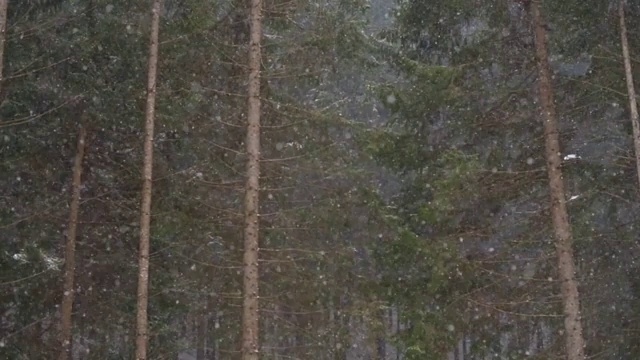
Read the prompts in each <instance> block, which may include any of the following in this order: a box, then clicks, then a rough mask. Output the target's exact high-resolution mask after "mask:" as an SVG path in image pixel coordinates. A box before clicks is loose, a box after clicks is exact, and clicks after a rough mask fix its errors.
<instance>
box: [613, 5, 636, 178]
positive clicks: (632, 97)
mask: <svg viewBox="0 0 640 360" xmlns="http://www.w3.org/2000/svg"><path fill="white" fill-rule="evenodd" d="M624 3H625V1H624V0H620V3H619V4H618V12H619V14H620V42H621V43H622V57H623V58H624V73H625V76H626V78H627V94H628V95H629V110H630V112H631V125H632V127H633V147H634V150H635V155H636V156H635V157H636V171H637V173H638V186H639V187H638V188H639V189H640V123H639V122H638V104H637V102H636V88H635V86H634V85H633V73H632V72H631V56H630V55H629V40H628V39H627V23H626V20H625V17H624Z"/></svg>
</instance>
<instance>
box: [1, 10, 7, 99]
mask: <svg viewBox="0 0 640 360" xmlns="http://www.w3.org/2000/svg"><path fill="white" fill-rule="evenodd" d="M8 6H9V0H0V94H1V93H2V87H3V86H4V76H3V75H2V74H4V46H5V45H4V44H5V42H6V39H7V8H8Z"/></svg>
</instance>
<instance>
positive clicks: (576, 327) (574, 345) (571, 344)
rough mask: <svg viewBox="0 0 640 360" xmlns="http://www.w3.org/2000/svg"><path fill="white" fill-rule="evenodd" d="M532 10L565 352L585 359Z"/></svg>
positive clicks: (542, 49)
mask: <svg viewBox="0 0 640 360" xmlns="http://www.w3.org/2000/svg"><path fill="white" fill-rule="evenodd" d="M530 6H531V12H532V15H533V23H534V30H535V47H536V56H537V60H538V61H537V63H538V76H539V78H538V86H539V92H540V94H539V95H540V104H541V107H542V122H543V126H544V137H545V155H546V160H547V172H548V175H549V189H550V193H551V218H552V222H553V230H554V233H555V238H556V254H557V257H558V273H559V279H560V288H561V294H562V302H563V306H564V316H565V318H564V326H565V336H566V352H567V359H569V360H584V358H585V357H584V345H585V344H584V339H583V337H582V323H581V320H580V296H579V294H578V283H577V280H576V278H575V265H574V258H573V248H572V242H573V239H572V234H571V225H570V224H569V215H568V213H567V204H566V199H565V196H564V180H563V179H562V168H561V167H562V160H561V157H560V155H561V154H560V136H559V130H558V118H557V115H556V108H555V104H554V98H553V86H552V84H551V69H550V66H549V55H548V51H547V38H546V36H547V34H546V29H545V26H544V23H543V19H542V14H541V13H540V5H539V1H531V3H530Z"/></svg>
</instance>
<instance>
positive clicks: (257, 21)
mask: <svg viewBox="0 0 640 360" xmlns="http://www.w3.org/2000/svg"><path fill="white" fill-rule="evenodd" d="M250 10H251V14H250V26H251V30H250V42H249V84H248V95H249V100H248V111H247V140H246V142H247V156H248V159H247V183H246V188H245V203H244V207H245V213H244V220H245V224H244V261H243V265H244V294H243V295H244V296H243V297H244V298H243V300H244V301H243V307H242V308H243V314H242V360H257V359H258V353H259V343H258V331H259V326H258V319H259V313H258V282H259V274H258V246H259V242H258V236H259V235H258V231H259V223H258V221H259V218H258V211H259V206H258V200H259V190H260V105H261V104H260V63H261V61H262V54H261V40H262V39H261V38H262V0H251V9H250Z"/></svg>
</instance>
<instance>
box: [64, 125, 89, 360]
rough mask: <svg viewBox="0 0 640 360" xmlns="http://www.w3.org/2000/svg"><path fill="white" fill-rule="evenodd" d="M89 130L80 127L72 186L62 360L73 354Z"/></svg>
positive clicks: (65, 270) (65, 255)
mask: <svg viewBox="0 0 640 360" xmlns="http://www.w3.org/2000/svg"><path fill="white" fill-rule="evenodd" d="M86 137H87V132H86V130H85V128H84V126H81V127H80V133H79V135H78V144H77V147H76V158H75V160H74V163H73V183H72V187H71V206H70V211H69V227H68V229H67V243H66V245H65V250H64V285H63V286H62V305H61V306H60V310H61V315H60V356H59V357H58V358H59V359H60V360H67V359H68V358H69V355H70V354H71V332H72V329H73V321H72V313H73V299H74V295H75V289H74V288H75V275H76V236H77V230H78V212H79V210H80V186H81V185H82V160H83V159H84V150H85V141H86Z"/></svg>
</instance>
